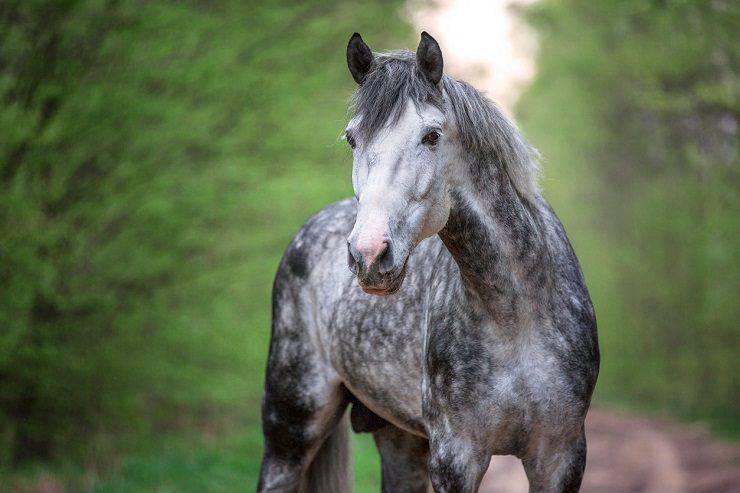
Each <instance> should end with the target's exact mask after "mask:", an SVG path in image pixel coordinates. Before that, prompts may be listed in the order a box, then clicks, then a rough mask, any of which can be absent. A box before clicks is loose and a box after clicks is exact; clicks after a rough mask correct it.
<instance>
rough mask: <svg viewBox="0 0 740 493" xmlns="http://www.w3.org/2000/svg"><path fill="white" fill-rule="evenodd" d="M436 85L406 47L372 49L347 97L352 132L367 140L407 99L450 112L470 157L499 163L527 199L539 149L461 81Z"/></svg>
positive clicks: (533, 188)
mask: <svg viewBox="0 0 740 493" xmlns="http://www.w3.org/2000/svg"><path fill="white" fill-rule="evenodd" d="M440 86H441V87H438V86H435V85H434V84H432V83H431V82H429V81H428V80H427V79H426V78H425V77H424V76H423V75H422V74H421V73H420V72H419V71H418V68H417V65H416V55H415V54H414V53H412V52H410V51H405V50H404V51H393V52H388V53H377V54H376V55H375V61H374V65H373V68H372V70H371V71H370V73H369V74H368V75H367V76H366V78H365V80H364V81H363V83H362V84H361V85H360V86H359V87H358V89H357V91H356V92H355V94H354V96H353V98H352V107H351V109H352V111H353V113H354V116H355V117H358V123H357V125H356V127H355V131H356V132H358V134H359V136H360V137H361V138H362V139H363V140H370V139H372V137H374V136H375V134H377V132H378V131H380V130H381V129H382V128H384V127H385V126H387V125H391V124H394V123H396V122H397V121H398V119H399V118H400V117H401V114H402V112H403V110H404V108H406V105H407V103H408V102H409V101H411V102H412V103H414V105H416V106H419V105H422V104H431V105H433V106H435V107H437V108H439V109H440V110H441V111H443V112H449V113H451V115H452V117H453V118H454V120H455V124H456V126H457V130H458V133H459V138H460V141H461V146H462V149H463V150H464V152H466V153H467V154H468V157H469V159H470V160H473V161H476V162H479V163H485V164H498V165H499V166H502V167H503V168H504V170H505V171H506V173H507V174H508V175H509V178H510V179H511V181H512V183H513V185H514V187H515V188H516V189H517V191H518V192H519V194H520V195H521V196H522V197H524V198H525V199H527V200H533V199H534V198H535V197H536V196H537V194H538V192H539V186H538V178H539V174H540V167H539V153H538V152H537V150H536V149H534V148H533V147H532V146H531V145H530V144H529V143H528V142H527V141H526V139H525V138H524V136H522V134H521V133H520V132H519V130H518V129H517V127H516V125H515V124H514V123H512V122H511V121H510V120H509V119H508V118H507V117H506V116H505V115H504V114H503V112H502V111H501V110H500V109H499V108H498V107H497V106H496V105H495V104H494V103H493V102H491V101H490V100H488V99H487V98H486V97H485V96H484V95H483V94H481V93H480V92H479V91H478V90H477V89H475V88H474V87H473V86H471V85H470V84H468V83H467V82H463V81H459V80H456V79H453V78H452V77H449V76H447V75H444V76H443V77H442V81H441V83H440Z"/></svg>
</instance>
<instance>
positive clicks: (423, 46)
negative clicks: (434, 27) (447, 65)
mask: <svg viewBox="0 0 740 493" xmlns="http://www.w3.org/2000/svg"><path fill="white" fill-rule="evenodd" d="M416 64H417V65H418V66H419V71H420V72H421V73H422V74H424V76H425V77H426V78H427V79H429V80H430V81H431V82H432V83H433V84H435V85H437V84H439V81H440V80H442V69H443V68H444V61H443V60H442V50H441V49H440V48H439V43H437V40H436V39H434V38H433V37H431V36H430V35H429V33H428V32H426V31H424V32H422V33H421V41H420V42H419V47H418V48H416Z"/></svg>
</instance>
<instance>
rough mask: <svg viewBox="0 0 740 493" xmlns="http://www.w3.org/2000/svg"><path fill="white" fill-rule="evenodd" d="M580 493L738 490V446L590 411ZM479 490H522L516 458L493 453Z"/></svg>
mask: <svg viewBox="0 0 740 493" xmlns="http://www.w3.org/2000/svg"><path fill="white" fill-rule="evenodd" d="M586 433H587V437H588V462H587V466H586V475H585V476H584V479H583V487H582V489H581V491H582V492H585V493H589V492H598V493H627V492H650V493H724V492H727V493H740V447H738V446H736V445H731V444H725V443H720V442H717V441H715V440H712V439H711V438H710V437H709V436H708V434H707V433H706V431H704V430H702V429H701V428H698V427H692V426H686V425H680V424H676V423H672V422H666V421H662V420H655V419H648V418H642V417H635V416H632V415H629V414H625V413H619V412H615V411H607V410H604V409H592V410H591V411H590V412H589V415H588V419H587V421H586ZM480 491H481V492H482V493H524V492H526V491H527V479H526V477H525V476H524V470H523V469H522V466H521V463H520V462H519V460H517V459H516V458H514V457H510V456H507V457H494V458H493V460H492V461H491V467H490V468H489V470H488V473H487V475H486V477H485V479H484V480H483V484H482V485H481V489H480Z"/></svg>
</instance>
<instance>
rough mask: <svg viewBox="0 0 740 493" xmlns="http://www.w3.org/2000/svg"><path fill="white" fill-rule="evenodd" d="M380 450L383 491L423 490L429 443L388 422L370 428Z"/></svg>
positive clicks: (409, 492) (410, 492) (407, 492)
mask: <svg viewBox="0 0 740 493" xmlns="http://www.w3.org/2000/svg"><path fill="white" fill-rule="evenodd" d="M373 438H375V444H376V445H377V447H378V452H380V464H381V469H382V481H383V483H382V484H383V493H426V492H427V491H428V488H429V469H428V467H427V462H428V460H429V444H428V443H427V440H426V439H425V438H422V437H419V436H416V435H412V434H411V433H408V432H405V431H403V430H401V429H399V428H396V427H395V426H393V425H391V424H388V425H386V426H384V427H382V428H380V429H379V430H376V431H374V432H373Z"/></svg>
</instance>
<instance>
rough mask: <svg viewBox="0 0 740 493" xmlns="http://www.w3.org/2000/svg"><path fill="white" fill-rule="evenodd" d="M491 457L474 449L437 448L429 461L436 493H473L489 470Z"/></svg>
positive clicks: (430, 473) (430, 474) (430, 475)
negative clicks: (475, 451)
mask: <svg viewBox="0 0 740 493" xmlns="http://www.w3.org/2000/svg"><path fill="white" fill-rule="evenodd" d="M489 461H490V456H486V455H484V454H480V453H474V452H473V451H472V447H450V446H447V447H435V448H433V449H432V453H431V457H430V460H429V477H430V479H431V480H432V485H433V486H434V491H435V492H456V493H457V492H460V493H468V492H470V493H473V492H476V491H478V485H479V484H480V482H481V480H482V479H483V474H484V473H485V471H486V469H487V468H488V463H489Z"/></svg>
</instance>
